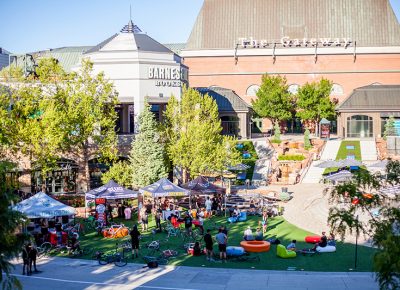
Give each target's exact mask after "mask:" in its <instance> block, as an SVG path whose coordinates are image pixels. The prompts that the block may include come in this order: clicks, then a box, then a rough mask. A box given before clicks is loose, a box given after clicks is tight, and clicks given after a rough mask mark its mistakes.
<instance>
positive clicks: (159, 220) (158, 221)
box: [154, 206, 162, 233]
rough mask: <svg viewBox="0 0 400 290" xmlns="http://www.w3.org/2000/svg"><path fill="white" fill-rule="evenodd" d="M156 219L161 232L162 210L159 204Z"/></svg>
mask: <svg viewBox="0 0 400 290" xmlns="http://www.w3.org/2000/svg"><path fill="white" fill-rule="evenodd" d="M154 216H155V219H156V229H157V231H158V232H159V233H161V232H162V228H161V216H162V211H161V209H160V208H159V207H158V206H157V207H156V210H155V213H154Z"/></svg>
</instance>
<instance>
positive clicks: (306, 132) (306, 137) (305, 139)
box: [304, 128, 311, 150]
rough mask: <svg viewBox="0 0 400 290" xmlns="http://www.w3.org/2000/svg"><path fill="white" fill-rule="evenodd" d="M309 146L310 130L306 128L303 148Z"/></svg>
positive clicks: (308, 147)
mask: <svg viewBox="0 0 400 290" xmlns="http://www.w3.org/2000/svg"><path fill="white" fill-rule="evenodd" d="M310 148H311V142H310V130H308V128H306V130H305V131H304V149H306V150H308V149H310Z"/></svg>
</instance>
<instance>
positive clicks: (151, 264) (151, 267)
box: [147, 261, 158, 269]
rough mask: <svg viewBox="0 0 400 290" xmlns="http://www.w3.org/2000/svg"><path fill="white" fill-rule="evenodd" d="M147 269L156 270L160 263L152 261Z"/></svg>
mask: <svg viewBox="0 0 400 290" xmlns="http://www.w3.org/2000/svg"><path fill="white" fill-rule="evenodd" d="M147 267H149V268H150V269H154V268H157V267H158V262H157V261H150V262H148V263H147Z"/></svg>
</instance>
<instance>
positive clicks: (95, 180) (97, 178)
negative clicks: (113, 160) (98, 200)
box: [89, 159, 110, 188]
mask: <svg viewBox="0 0 400 290" xmlns="http://www.w3.org/2000/svg"><path fill="white" fill-rule="evenodd" d="M108 169H110V166H109V165H107V164H104V163H101V162H99V161H98V160H97V159H93V160H89V175H90V188H97V187H100V186H102V185H103V183H102V182H101V176H102V175H103V173H105V172H107V171H108Z"/></svg>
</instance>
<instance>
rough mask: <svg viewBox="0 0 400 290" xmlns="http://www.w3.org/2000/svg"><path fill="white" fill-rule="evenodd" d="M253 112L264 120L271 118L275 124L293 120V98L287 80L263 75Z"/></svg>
mask: <svg viewBox="0 0 400 290" xmlns="http://www.w3.org/2000/svg"><path fill="white" fill-rule="evenodd" d="M256 95H257V98H256V100H252V101H251V103H252V106H253V110H254V111H255V112H256V113H257V115H259V116H260V117H262V118H269V119H270V120H271V121H272V123H273V124H277V123H278V122H279V121H283V120H289V119H291V118H292V110H293V100H294V99H293V98H294V96H293V95H291V94H290V93H289V91H288V85H287V83H286V78H285V77H281V76H269V75H267V74H265V75H263V77H262V81H261V86H260V89H259V90H258V91H257V94H256Z"/></svg>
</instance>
